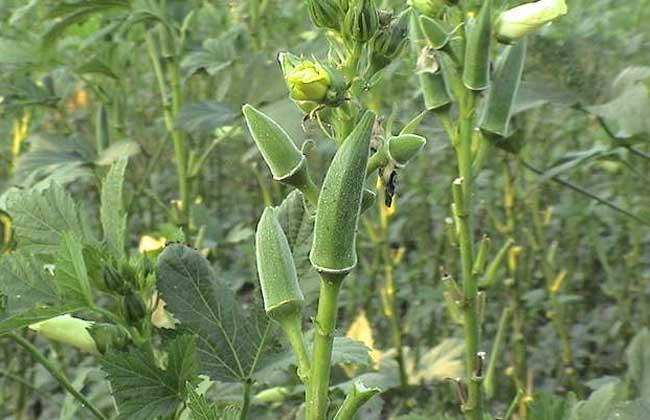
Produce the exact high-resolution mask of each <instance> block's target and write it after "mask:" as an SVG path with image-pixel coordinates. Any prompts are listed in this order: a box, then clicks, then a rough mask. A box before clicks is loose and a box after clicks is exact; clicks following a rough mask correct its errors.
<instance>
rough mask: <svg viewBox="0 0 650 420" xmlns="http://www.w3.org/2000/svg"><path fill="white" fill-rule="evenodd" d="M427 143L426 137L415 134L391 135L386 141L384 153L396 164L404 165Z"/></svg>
mask: <svg viewBox="0 0 650 420" xmlns="http://www.w3.org/2000/svg"><path fill="white" fill-rule="evenodd" d="M426 143H427V139H425V138H424V137H422V136H418V135H417V134H401V135H399V136H392V137H390V138H389V139H388V140H387V141H386V146H385V147H386V154H387V155H388V158H389V159H391V160H392V161H394V162H395V163H396V164H397V165H398V166H404V165H406V164H407V163H408V162H409V161H410V160H411V159H412V158H413V157H414V156H415V155H417V154H418V153H419V152H420V150H422V148H423V147H424V145H425V144H426Z"/></svg>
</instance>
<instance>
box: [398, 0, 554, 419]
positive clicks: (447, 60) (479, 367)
mask: <svg viewBox="0 0 650 420" xmlns="http://www.w3.org/2000/svg"><path fill="white" fill-rule="evenodd" d="M493 3H496V2H493V1H492V0H483V1H436V0H430V1H425V0H423V1H415V0H414V1H413V6H414V10H413V13H412V15H411V28H410V29H411V41H412V43H413V45H414V48H415V50H416V51H418V54H419V56H418V71H419V73H420V78H419V80H420V85H421V89H422V92H423V95H424V101H425V106H426V109H427V110H430V111H432V112H433V113H435V115H436V117H437V119H438V121H439V122H440V125H441V126H442V127H443V128H444V129H445V131H446V134H447V136H448V137H449V139H450V140H451V143H452V145H453V147H454V151H455V155H456V161H457V168H458V177H457V178H456V179H455V180H454V181H453V183H452V196H453V202H452V205H451V211H452V215H453V220H454V224H455V229H456V232H455V233H456V236H457V238H458V248H459V253H460V278H461V279H462V285H461V286H458V285H457V284H456V282H455V280H454V276H453V275H446V276H445V279H444V282H445V284H446V285H447V287H448V291H447V294H448V295H449V296H451V299H449V304H450V305H451V306H452V307H453V308H451V310H452V312H453V313H460V314H462V325H463V331H464V337H465V377H464V379H463V380H462V382H461V383H459V387H460V389H461V391H459V395H460V397H461V409H462V411H463V413H464V414H465V416H466V418H467V419H472V420H479V419H483V418H484V416H485V415H486V409H485V404H484V397H483V392H482V388H483V386H482V383H483V381H484V378H485V374H486V373H485V371H486V368H487V369H491V368H490V367H488V366H486V364H487V358H486V351H485V349H483V346H482V344H481V322H482V316H483V315H482V313H483V310H484V308H485V302H486V296H485V294H484V292H480V291H479V287H478V285H479V283H480V281H481V277H482V276H484V275H486V274H487V273H488V272H487V271H486V266H487V265H488V264H489V263H488V258H487V255H488V245H489V240H488V238H487V237H484V238H483V239H482V240H481V241H480V242H478V243H476V241H475V231H476V227H475V217H474V216H473V214H472V211H473V208H474V207H473V204H472V203H473V200H474V194H475V192H474V188H473V185H474V179H475V178H476V176H477V174H478V173H479V171H480V169H481V166H482V165H483V163H484V160H485V158H486V155H487V153H488V150H489V147H490V144H493V145H495V146H497V147H502V148H506V149H507V148H513V147H514V146H513V145H514V144H515V143H516V133H513V130H512V129H511V127H510V119H511V116H512V109H513V104H514V101H515V98H516V96H517V91H518V87H519V84H520V82H521V77H522V70H523V66H524V60H525V56H526V39H525V37H526V36H527V35H529V34H531V33H534V32H535V31H536V30H537V29H539V28H541V27H542V26H543V25H544V24H545V23H547V22H549V21H551V20H553V19H555V18H557V17H559V16H561V15H563V14H566V13H567V7H566V4H565V1H564V0H540V1H537V2H533V3H527V4H524V5H520V6H517V7H515V8H512V9H509V10H499V9H498V8H497V7H494V6H493ZM493 56H497V57H498V58H497V59H496V60H494V59H493ZM497 258H498V255H497ZM484 273H485V274H484ZM497 341H498V340H497ZM491 360H493V359H491ZM519 385H520V386H521V384H519ZM463 389H466V390H467V391H466V392H465V391H463Z"/></svg>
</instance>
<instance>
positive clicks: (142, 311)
mask: <svg viewBox="0 0 650 420" xmlns="http://www.w3.org/2000/svg"><path fill="white" fill-rule="evenodd" d="M122 307H123V310H124V318H125V319H126V320H127V322H128V323H129V324H137V323H138V322H140V321H141V320H142V319H143V318H144V317H145V316H146V315H147V307H146V306H145V305H144V302H143V301H142V298H141V297H140V296H138V295H137V294H136V293H134V292H133V291H132V290H130V291H128V292H127V294H126V295H125V296H124V299H123V301H122Z"/></svg>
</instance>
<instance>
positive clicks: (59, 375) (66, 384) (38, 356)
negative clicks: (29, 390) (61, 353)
mask: <svg viewBox="0 0 650 420" xmlns="http://www.w3.org/2000/svg"><path fill="white" fill-rule="evenodd" d="M9 336H10V337H11V338H12V339H13V340H14V341H15V342H16V343H17V344H18V345H20V346H21V347H23V348H24V349H25V350H27V351H28V352H29V353H30V354H31V355H32V357H33V358H34V359H35V360H36V361H37V362H39V363H40V364H41V365H43V367H44V368H45V369H46V370H47V371H48V372H50V374H51V375H52V376H53V377H54V379H56V380H57V381H58V382H59V384H61V386H62V387H63V388H65V390H66V391H68V392H69V393H70V394H71V395H72V396H73V397H74V398H75V399H77V400H78V401H79V403H81V405H82V407H86V408H87V409H88V410H90V411H91V412H92V413H93V415H94V416H95V417H96V418H98V419H101V420H108V417H106V416H105V415H104V414H102V412H101V411H99V409H98V408H97V407H95V406H94V405H93V404H92V403H91V402H90V401H88V400H87V399H86V397H84V396H83V395H82V394H81V393H80V392H79V391H77V389H76V388H75V387H74V386H73V385H72V383H71V382H70V380H69V379H68V378H66V376H65V375H64V374H63V372H61V370H60V369H59V368H58V367H56V366H55V365H54V364H53V363H52V362H51V361H50V360H48V358H47V357H45V356H44V355H43V354H42V353H41V352H40V351H39V350H38V349H37V348H36V346H34V345H33V344H32V343H30V342H29V341H27V340H26V339H25V338H23V337H21V336H20V335H18V334H16V333H11V334H9Z"/></svg>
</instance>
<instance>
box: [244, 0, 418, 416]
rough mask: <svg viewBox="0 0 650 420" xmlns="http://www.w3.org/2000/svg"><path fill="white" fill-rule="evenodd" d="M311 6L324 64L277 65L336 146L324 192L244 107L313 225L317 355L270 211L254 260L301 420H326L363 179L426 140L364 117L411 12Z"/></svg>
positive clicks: (366, 195)
mask: <svg viewBox="0 0 650 420" xmlns="http://www.w3.org/2000/svg"><path fill="white" fill-rule="evenodd" d="M307 7H308V10H309V14H310V17H311V19H312V22H313V23H314V24H315V25H316V26H317V27H319V28H322V29H324V30H326V33H327V38H328V41H329V44H330V50H329V54H328V59H327V60H326V61H319V60H317V59H316V58H304V57H298V56H295V55H293V54H291V53H288V52H287V53H281V54H280V55H279V57H278V58H279V62H280V66H281V68H282V72H283V74H284V77H285V80H286V84H287V87H288V91H289V96H290V98H291V99H292V100H293V101H294V102H295V104H296V105H297V106H298V107H299V108H300V109H301V110H303V112H304V113H305V121H307V120H314V121H316V122H317V123H318V125H319V127H320V128H321V129H322V132H323V134H325V135H326V137H328V138H329V139H331V140H332V141H333V142H334V143H335V145H336V147H337V151H336V154H335V156H334V158H333V159H332V161H331V163H330V164H329V167H328V169H327V172H326V174H325V176H324V179H323V181H322V184H321V185H320V186H318V185H317V184H316V183H315V182H314V180H313V179H314V178H315V177H314V176H313V175H312V174H310V170H309V166H308V164H307V158H306V157H305V156H304V154H303V152H301V151H300V150H299V149H298V147H297V146H296V144H295V143H294V140H293V139H292V138H290V136H289V135H288V134H287V133H286V132H285V130H283V129H282V127H280V126H279V125H278V124H277V123H276V122H275V121H273V120H272V119H271V118H270V117H269V116H268V115H266V114H264V113H263V112H262V111H260V110H258V109H256V108H254V107H253V106H251V105H245V106H244V108H243V113H244V116H245V118H246V122H247V124H248V128H249V130H250V133H251V135H252V137H253V139H254V140H255V144H256V145H257V148H258V149H259V151H260V152H261V154H262V156H263V158H264V160H265V161H266V163H267V165H268V167H269V169H270V170H271V173H272V175H273V177H274V179H275V180H277V181H279V182H282V183H284V184H287V185H289V186H291V187H293V188H295V189H297V190H298V191H299V192H300V194H301V195H302V196H303V197H304V200H305V205H306V206H307V211H308V212H309V214H310V217H312V215H313V218H314V227H313V242H312V246H311V251H310V253H309V260H310V262H311V264H312V266H313V268H314V269H315V270H316V271H317V272H318V274H319V276H320V291H319V295H318V309H317V311H316V315H315V317H314V322H313V337H314V338H313V344H312V345H311V348H310V346H309V345H307V344H306V340H305V338H304V332H303V309H304V308H303V301H304V299H303V295H302V292H301V290H300V285H299V281H298V279H297V278H296V269H295V267H294V260H293V257H292V254H291V252H290V249H289V246H288V243H287V240H286V238H285V234H284V232H283V230H282V228H281V226H280V224H279V223H278V221H277V220H276V216H275V210H273V208H267V209H266V210H265V211H264V214H263V215H262V218H261V219H260V222H259V225H258V227H257V234H256V252H257V267H258V274H259V281H260V286H261V289H262V294H263V298H264V307H265V310H266V312H267V314H268V315H269V317H271V318H272V319H273V320H275V321H276V322H277V323H278V324H279V325H280V327H281V329H282V331H283V332H284V333H285V335H286V337H287V338H288V340H289V343H290V345H291V347H292V349H293V351H294V353H295V355H296V360H297V364H298V376H299V377H300V379H301V380H302V382H303V383H304V385H305V416H306V418H307V419H309V420H319V419H325V418H328V413H329V411H330V407H329V406H330V404H329V392H330V370H331V363H332V362H331V359H332V346H333V340H334V336H335V328H336V318H337V312H338V297H339V293H340V291H341V287H342V285H343V284H344V283H345V279H346V278H347V277H348V275H349V274H350V272H351V271H353V270H354V269H355V267H356V266H357V263H358V258H357V251H356V236H357V228H358V223H359V217H360V214H361V213H362V212H364V211H365V210H366V209H368V208H369V207H370V206H371V204H372V202H373V201H374V199H375V195H376V194H375V193H374V192H372V191H371V190H370V189H368V188H366V187H365V184H366V182H365V180H366V178H367V177H368V176H371V175H374V174H375V173H376V172H377V170H385V169H386V168H395V167H400V166H404V165H405V164H406V163H408V161H409V160H410V159H411V158H413V157H414V156H415V155H416V154H417V153H418V152H419V151H420V149H421V148H422V146H423V145H424V143H425V139H424V138H423V137H421V136H417V135H415V134H408V133H403V134H401V135H398V136H391V137H389V138H383V136H381V135H380V134H379V133H380V132H381V129H380V126H381V121H380V120H379V119H378V118H377V116H376V115H375V113H374V112H372V111H369V110H367V106H366V105H365V104H364V100H363V95H362V94H363V91H364V90H367V89H368V88H369V86H370V84H371V83H373V82H374V83H376V82H377V81H378V80H379V79H380V78H381V76H382V70H383V69H384V68H386V66H388V65H389V64H390V62H391V61H392V60H394V59H395V58H396V57H397V56H399V54H400V53H401V51H402V50H403V48H404V45H405V44H406V40H407V39H406V38H407V33H408V24H407V22H408V20H407V19H408V11H404V12H402V13H392V12H388V11H383V10H379V9H378V8H377V7H376V5H375V2H374V1H373V0H355V1H339V0H309V1H308V2H307ZM371 145H372V153H371ZM388 171H389V173H390V172H391V171H392V169H389V170H388ZM319 178H320V177H319ZM379 391H380V389H378V388H366V387H364V385H363V384H362V383H359V384H355V386H354V387H352V388H351V390H350V391H349V392H348V396H347V398H346V399H345V400H344V401H343V403H342V405H341V406H340V407H339V408H338V410H337V412H336V415H335V417H334V418H336V419H349V418H353V417H354V415H355V413H356V411H357V410H358V408H359V407H360V406H361V405H362V404H363V403H364V402H365V401H366V400H368V399H369V398H370V397H372V396H373V395H374V394H376V393H377V392H379Z"/></svg>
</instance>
